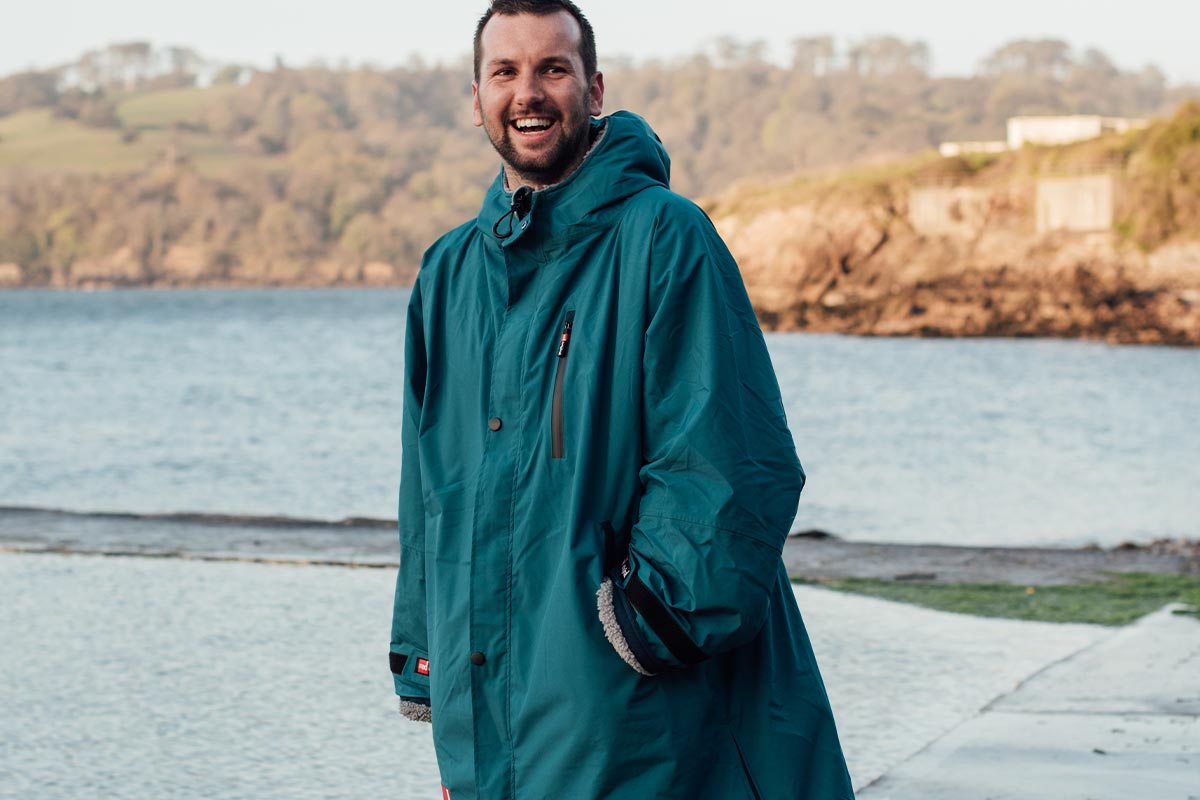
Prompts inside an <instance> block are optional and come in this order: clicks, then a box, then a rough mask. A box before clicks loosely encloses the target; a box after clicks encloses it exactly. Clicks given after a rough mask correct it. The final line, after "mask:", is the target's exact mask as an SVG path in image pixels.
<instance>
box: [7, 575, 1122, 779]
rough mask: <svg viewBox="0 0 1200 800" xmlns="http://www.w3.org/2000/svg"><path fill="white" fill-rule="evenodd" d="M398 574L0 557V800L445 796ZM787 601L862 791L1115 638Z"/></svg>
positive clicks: (1090, 631) (866, 606)
mask: <svg viewBox="0 0 1200 800" xmlns="http://www.w3.org/2000/svg"><path fill="white" fill-rule="evenodd" d="M393 579H394V573H392V572H391V571H390V570H381V569H337V568H322V567H298V566H263V565H258V564H200V563H195V562H190V561H181V560H157V559H156V560H150V559H130V558H103V557H96V556H59V555H37V556H35V555H15V554H9V553H0V608H3V609H4V614H5V617H4V623H3V625H4V628H3V630H4V638H3V642H4V644H3V647H0V708H2V709H4V712H3V713H0V800H9V798H12V800H18V798H19V800H27V799H29V798H36V799H37V800H66V799H67V798H71V799H74V798H78V799H79V800H85V799H86V800H91V798H96V797H103V798H126V799H127V800H157V799H158V798H177V799H178V800H193V799H194V800H210V799H211V798H222V800H241V799H242V798H245V799H246V800H258V799H259V798H289V799H290V800H310V799H311V800H317V799H318V798H321V799H322V800H327V799H330V798H347V800H349V799H351V798H372V797H397V798H435V797H439V796H440V794H441V793H440V791H439V789H438V786H439V780H438V773H437V765H436V759H435V757H434V752H433V743H432V739H431V734H430V728H429V727H428V726H427V725H423V724H420V723H415V722H409V721H408V720H405V719H403V718H402V717H400V715H399V714H398V713H397V711H396V704H395V698H394V696H393V694H392V686H391V677H390V674H389V672H388V668H387V659H386V655H385V654H386V652H387V634H388V630H389V627H388V622H389V614H390V610H391V601H392V581H393ZM796 597H797V600H798V601H799V603H800V607H801V608H802V609H803V613H804V616H805V620H806V623H807V625H808V628H809V632H810V634H811V636H812V639H813V644H814V647H815V649H816V652H817V656H818V658H819V659H820V663H821V669H822V673H823V675H824V678H825V683H826V686H827V689H828V691H829V697H830V702H831V703H832V705H833V709H834V714H835V716H836V718H837V721H838V729H839V733H840V735H841V739H842V744H843V747H844V749H845V752H846V757H847V761H848V762H849V766H850V772H851V776H852V777H853V778H854V782H855V784H856V785H857V786H862V785H864V784H865V783H867V782H869V781H871V780H873V779H874V778H876V777H878V776H879V775H881V774H882V773H883V772H884V771H886V770H887V769H889V768H890V767H892V766H895V765H896V764H898V763H900V762H901V761H903V760H904V759H905V758H907V757H908V756H910V755H912V754H913V753H914V752H916V751H917V750H919V749H920V748H921V747H923V746H924V745H925V744H927V743H928V742H929V741H931V740H933V739H935V738H936V737H938V736H940V735H941V734H943V733H945V732H946V731H948V730H949V729H951V728H953V727H954V726H955V725H957V724H958V723H960V722H962V721H963V720H964V719H966V718H968V717H970V716H972V715H973V714H974V713H976V712H977V711H978V710H979V708H981V707H982V706H983V705H985V704H986V703H987V702H988V701H990V700H991V699H992V698H994V697H995V696H996V695H998V694H1001V693H1004V692H1008V691H1010V690H1012V689H1013V688H1014V687H1015V686H1016V685H1017V684H1018V683H1019V682H1020V681H1022V680H1023V679H1025V678H1027V677H1028V676H1029V675H1031V674H1032V673H1034V672H1036V671H1037V670H1038V669H1040V668H1041V667H1043V666H1045V665H1046V664H1048V663H1051V662H1053V661H1055V660H1058V659H1060V658H1063V657H1065V656H1067V655H1069V654H1070V653H1073V652H1075V651H1076V650H1078V649H1080V648H1081V647H1085V646H1087V645H1088V644H1091V643H1093V642H1096V641H1098V640H1100V639H1101V638H1103V637H1105V636H1107V635H1109V631H1108V630H1106V629H1101V628H1097V627H1095V626H1088V625H1051V624H1046V623H1028V622H1014V621H1011V620H994V619H976V618H973V617H966V616H959V615H955V614H946V613H943V612H938V611H929V610H926V609H919V608H912V607H908V606H900V605H897V604H895V603H888V602H885V601H882V600H875V599H871V598H863V597H852V596H849V595H841V594H836V593H833V592H829V591H825V590H821V589H815V588H812V587H806V586H798V587H796ZM613 657H614V658H615V657H616V656H615V655H614V656H613Z"/></svg>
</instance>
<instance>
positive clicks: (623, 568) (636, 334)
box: [391, 112, 853, 800]
mask: <svg viewBox="0 0 1200 800" xmlns="http://www.w3.org/2000/svg"><path fill="white" fill-rule="evenodd" d="M593 124H597V125H599V124H601V123H599V122H596V123H593ZM669 168H670V162H669V159H668V158H667V154H666V151H665V150H664V149H663V147H662V145H661V144H660V143H659V141H658V138H657V137H656V136H655V135H654V133H653V131H651V130H650V128H649V127H648V126H647V125H646V123H645V122H644V121H642V120H641V119H640V118H638V117H636V116H634V115H632V114H629V113H624V112H618V113H616V114H613V115H612V116H610V117H608V118H606V120H604V122H603V132H602V133H601V134H600V136H599V138H598V141H597V143H596V144H595V146H594V147H593V148H592V150H591V152H590V153H589V155H588V157H587V158H586V159H585V160H584V162H583V164H582V165H581V166H580V167H579V169H577V170H576V171H575V172H574V173H573V174H572V175H571V176H570V177H569V178H568V179H567V180H565V181H563V182H562V183H560V184H558V185H555V186H553V187H550V188H548V189H545V190H542V191H538V192H533V193H532V194H531V193H530V192H529V191H528V190H527V189H526V190H518V192H516V193H509V192H506V191H505V190H504V184H503V181H502V179H501V178H499V177H498V178H497V179H496V181H495V183H494V184H493V185H492V186H491V188H490V190H489V191H488V194H487V196H486V198H485V200H484V202H483V208H482V209H481V211H480V213H479V217H478V219H477V220H475V221H473V222H471V223H468V224H466V225H463V226H461V227H459V228H457V229H455V230H453V231H451V232H450V233H448V234H446V235H445V236H444V237H442V238H441V239H440V240H439V241H438V242H437V243H436V244H434V245H433V247H431V248H430V250H429V251H428V252H427V253H426V255H425V258H424V260H423V262H422V266H421V270H420V272H419V274H418V276H417V281H416V284H415V286H414V287H413V290H412V296H411V300H410V303H409V308H408V328H407V336H406V346H405V376H404V418H403V455H402V471H401V481H400V507H399V512H400V570H399V575H398V579H397V584H396V601H395V611H394V617H393V619H394V621H393V625H392V641H391V666H392V672H393V675H394V679H395V687H396V693H397V694H398V695H400V697H401V708H402V710H403V711H405V712H406V713H407V714H408V715H409V716H411V717H413V718H414V719H429V718H432V724H433V740H434V747H435V750H436V753H437V759H438V767H439V770H440V772H441V777H442V782H443V783H444V784H445V787H446V793H447V794H448V795H449V796H450V797H451V798H452V799H453V800H475V798H479V799H480V800H543V799H546V800H549V798H554V799H555V800H588V799H589V798H606V799H607V800H624V799H625V798H629V799H630V800H633V799H634V798H636V799H637V800H647V799H648V798H653V799H654V800H666V799H667V798H680V800H707V799H709V798H711V800H731V798H760V799H761V800H784V798H789V799H793V798H814V800H815V799H817V798H819V799H820V800H837V799H840V798H851V797H853V792H852V790H851V787H850V780H849V776H848V774H847V772H846V765H845V761H844V759H843V757H842V752H841V747H840V745H839V743H838V737H837V732H836V730H835V727H834V722H833V717H832V715H831V713H830V709H829V702H828V699H827V698H826V694H825V688H824V685H823V683H822V681H821V677H820V674H819V672H818V670H817V663H816V661H815V659H814V657H813V652H812V648H811V646H810V644H809V640H808V637H807V635H806V633H805V630H804V625H803V623H802V622H801V618H800V613H799V610H798V609H797V607H796V601H795V596H794V594H793V593H792V589H791V585H790V583H789V581H788V576H787V573H786V571H785V569H784V566H783V562H782V560H781V558H780V553H781V551H782V548H783V543H784V540H785V538H786V537H787V534H788V530H789V528H790V526H791V523H792V519H793V517H794V515H795V513H796V505H797V501H798V497H799V494H800V489H801V487H802V486H803V484H804V473H803V472H802V470H801V468H800V464H799V462H798V461H797V459H796V452H795V447H794V445H793V442H792V437H791V434H790V433H789V432H788V429H787V424H786V421H785V419H784V412H783V405H782V403H781V401H780V396H779V386H778V383H777V381H776V379H775V374H774V371H773V370H772V367H771V362H770V359H769V357H768V354H767V349H766V346H765V344H764V342H763V337H762V333H761V331H760V330H759V327H758V323H757V321H756V319H755V317H754V312H753V310H752V309H751V307H750V302H749V300H748V298H747V296H746V291H745V288H744V287H743V285H742V281H741V277H740V275H739V274H738V269H737V265H736V264H735V263H734V261H733V259H732V257H731V256H730V255H729V252H728V251H727V250H726V248H725V246H724V244H723V243H722V241H721V239H720V238H719V236H718V235H717V233H716V231H715V230H714V229H713V226H712V224H711V223H710V222H709V220H708V218H707V217H706V216H705V214H704V213H703V212H702V211H701V210H700V209H699V208H697V207H696V206H695V205H693V204H692V203H691V202H689V201H688V200H686V199H684V198H682V197H680V196H679V195H677V194H674V193H672V192H671V191H670V190H669V189H668V188H667V181H668V175H669ZM514 208H515V210H514Z"/></svg>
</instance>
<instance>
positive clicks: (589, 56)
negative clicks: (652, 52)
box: [475, 0, 596, 80]
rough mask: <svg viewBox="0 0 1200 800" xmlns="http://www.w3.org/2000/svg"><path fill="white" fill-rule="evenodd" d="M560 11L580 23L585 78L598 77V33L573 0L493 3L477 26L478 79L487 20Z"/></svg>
mask: <svg viewBox="0 0 1200 800" xmlns="http://www.w3.org/2000/svg"><path fill="white" fill-rule="evenodd" d="M560 11H565V12H567V13H568V14H570V15H571V16H572V17H574V18H575V21H576V22H578V23H579V56H580V57H581V58H582V59H583V76H584V77H585V78H587V79H589V80H590V79H591V77H592V76H593V75H595V74H596V34H595V32H594V31H593V30H592V23H590V22H588V21H587V17H585V16H584V15H583V12H582V11H580V10H579V6H577V5H575V4H574V3H572V2H571V0H492V4H491V5H490V6H488V10H487V11H486V12H485V13H484V15H483V16H482V17H480V18H479V24H478V25H476V26H475V80H479V67H480V61H482V59H483V46H482V45H481V44H480V40H481V39H482V38H483V27H484V26H485V25H487V24H488V20H490V19H491V18H492V17H494V16H496V15H497V14H502V15H504V16H508V17H511V16H516V15H517V14H533V15H534V16H538V17H548V16H550V15H551V14H557V13H558V12H560Z"/></svg>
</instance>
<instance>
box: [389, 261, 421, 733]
mask: <svg viewBox="0 0 1200 800" xmlns="http://www.w3.org/2000/svg"><path fill="white" fill-rule="evenodd" d="M425 368H426V357H425V336H424V329H423V322H422V314H421V290H420V278H419V277H418V280H417V282H416V284H414V286H413V290H412V294H411V296H410V298H409V304H408V317H407V323H406V332H405V336H404V410H403V419H402V423H401V448H402V452H401V463H400V497H399V508H398V518H399V527H400V570H399V572H398V573H397V575H396V597H395V602H394V605H393V608H392V641H391V652H390V659H389V660H390V663H391V669H392V680H393V682H394V684H395V689H396V694H397V695H399V697H400V713H402V714H404V716H406V717H408V718H409V719H414V720H418V721H424V722H428V721H429V720H430V713H429V645H428V626H427V620H426V599H425V505H424V499H423V497H424V495H423V492H422V489H421V459H420V455H419V451H418V449H417V431H418V429H419V425H420V421H421V405H422V401H423V399H424V395H425Z"/></svg>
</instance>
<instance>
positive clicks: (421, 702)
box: [400, 697, 433, 722]
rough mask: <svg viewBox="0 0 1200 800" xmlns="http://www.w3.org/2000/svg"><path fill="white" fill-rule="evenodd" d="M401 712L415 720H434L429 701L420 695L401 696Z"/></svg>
mask: <svg viewBox="0 0 1200 800" xmlns="http://www.w3.org/2000/svg"><path fill="white" fill-rule="evenodd" d="M400 713H401V714H403V715H404V716H406V717H408V718H409V719H411V720H412V721H413V722H433V713H432V712H431V711H430V709H429V701H428V700H425V699H422V698H419V697H401V698H400Z"/></svg>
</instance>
